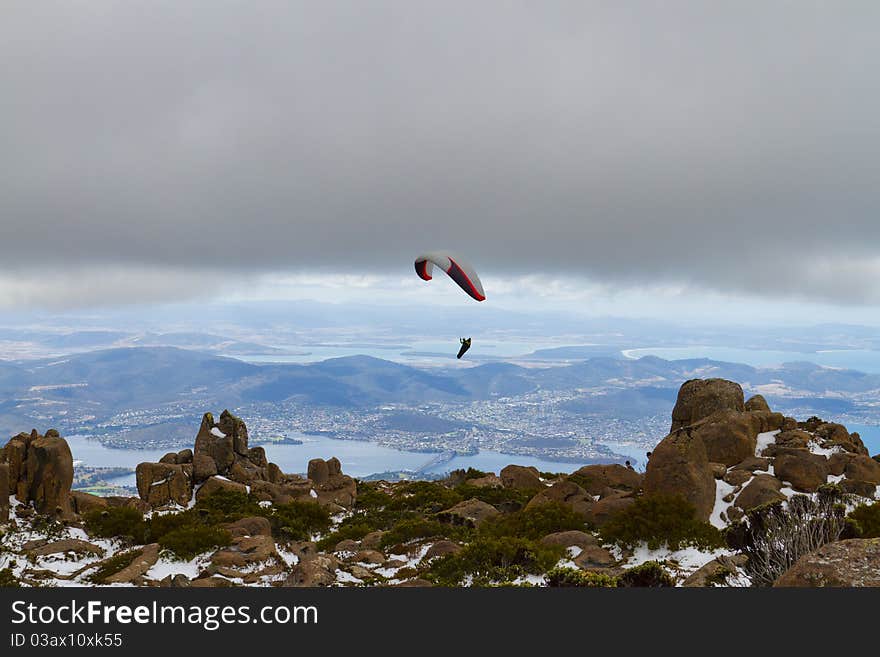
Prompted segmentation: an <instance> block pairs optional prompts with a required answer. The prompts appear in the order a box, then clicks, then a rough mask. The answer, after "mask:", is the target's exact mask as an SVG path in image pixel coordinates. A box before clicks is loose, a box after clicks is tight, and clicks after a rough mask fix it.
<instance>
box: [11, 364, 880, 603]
mask: <svg viewBox="0 0 880 657" xmlns="http://www.w3.org/2000/svg"><path fill="white" fill-rule="evenodd" d="M878 460H880V459H878V458H877V457H874V458H871V457H870V456H869V455H868V453H867V450H866V449H865V447H864V445H863V444H862V442H861V440H860V439H859V436H858V434H855V433H849V432H848V431H847V430H846V428H845V427H843V426H841V425H839V424H832V423H826V422H823V421H821V420H820V419H818V418H810V419H808V420H805V421H801V422H798V421H797V420H795V419H793V418H789V417H784V416H783V415H781V414H779V413H774V412H772V411H771V410H770V408H769V407H768V405H767V403H766V401H765V400H764V399H763V398H762V397H760V396H756V397H752V398H751V399H749V400H748V401H746V400H744V398H743V393H742V389H741V388H740V386H739V385H737V384H736V383H733V382H730V381H724V380H721V379H707V380H700V379H698V380H693V381H688V382H687V383H685V384H684V385H683V386H682V388H681V390H680V391H679V396H678V401H677V403H676V405H675V408H674V409H673V412H672V425H671V431H670V433H669V435H668V436H666V437H665V438H664V439H663V440H662V441H660V443H659V444H658V445H657V446H656V447H655V449H654V450H653V452H652V454H651V456H650V459H649V461H648V466H647V469H646V472H645V473H644V474H641V473H637V472H635V471H633V470H631V469H628V468H626V467H624V466H621V465H594V466H587V467H584V468H581V469H580V470H577V471H576V472H573V473H541V472H538V471H537V470H535V469H534V468H527V467H522V466H517V465H510V466H508V467H506V468H504V469H503V470H502V471H501V472H500V473H497V474H495V473H484V472H476V471H467V472H464V471H457V472H454V473H452V475H450V477H449V478H447V479H445V480H442V481H437V482H394V483H389V482H383V481H380V482H363V481H356V480H354V479H353V478H351V477H348V476H347V475H345V474H344V473H343V472H342V466H341V464H340V463H339V461H337V460H336V459H332V458H331V459H329V460H327V461H324V460H321V459H316V460H314V461H312V462H310V463H309V464H308V475H307V476H306V477H302V476H297V475H289V474H285V473H283V472H281V470H280V469H279V468H278V467H277V466H276V465H275V464H273V463H269V462H268V461H267V459H266V456H265V453H264V452H263V450H262V448H259V447H256V448H251V447H249V446H248V435H247V427H246V426H245V424H244V422H243V421H242V420H240V419H239V418H236V417H235V416H233V415H232V414H230V413H228V412H225V411H224V413H223V414H221V415H220V417H219V418H218V420H217V421H216V422H215V420H214V417H213V416H212V415H211V414H206V415H205V417H204V419H203V421H202V424H201V426H200V428H199V431H198V434H197V436H196V440H195V444H194V447H193V449H192V450H183V451H181V452H176V453H169V454H167V455H166V456H165V457H163V458H162V459H161V461H160V462H159V463H142V464H141V465H139V466H138V468H137V486H138V493H139V497H136V498H134V497H97V496H95V495H90V494H87V493H82V492H76V491H74V492H71V490H70V485H71V481H72V478H73V465H72V463H73V461H72V455H71V453H70V449H69V447H68V445H67V442H66V441H65V440H64V439H63V438H62V437H61V436H59V435H58V433H57V432H55V431H52V430H50V431H47V432H46V434H45V435H40V434H38V433H37V432H36V431H34V432H32V433H31V434H19V435H18V436H15V437H14V438H12V439H11V440H10V441H9V442H8V443H7V444H6V446H5V447H4V448H3V450H2V452H0V491H4V490H8V495H9V496H8V497H7V496H6V494H3V495H0V532H2V536H0V585H5V586H13V585H23V586H86V585H107V586H130V585H137V586H208V587H214V586H430V585H446V586H463V585H479V586H489V585H531V586H662V585H682V586H749V585H771V584H775V585H778V586H823V585H824V586H877V585H880V575H878V573H880V548H878V543H877V540H878V539H877V538H876V536H878V535H880V504H877V503H876V500H877V499H878V496H877V486H878V484H880V462H878ZM7 500H8V504H7V503H6V502H7ZM780 546H781V547H780Z"/></svg>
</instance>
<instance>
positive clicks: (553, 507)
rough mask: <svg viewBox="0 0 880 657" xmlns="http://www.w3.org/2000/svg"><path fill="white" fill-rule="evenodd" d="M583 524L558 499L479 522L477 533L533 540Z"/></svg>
mask: <svg viewBox="0 0 880 657" xmlns="http://www.w3.org/2000/svg"><path fill="white" fill-rule="evenodd" d="M585 525H586V523H585V522H584V519H583V517H582V516H581V515H579V514H578V513H576V512H575V511H574V510H573V509H572V508H571V507H568V506H565V505H564V504H560V503H559V502H547V503H545V504H540V505H537V506H534V507H531V508H529V509H523V510H522V511H516V512H514V513H505V514H501V515H498V516H495V517H494V518H490V519H489V520H487V521H486V522H484V523H483V524H482V525H481V527H480V533H481V534H484V535H487V536H496V537H503V536H511V537H519V538H528V539H532V540H537V539H539V538H542V537H544V536H546V535H547V534H553V533H555V532H562V531H568V530H572V529H584V527H585Z"/></svg>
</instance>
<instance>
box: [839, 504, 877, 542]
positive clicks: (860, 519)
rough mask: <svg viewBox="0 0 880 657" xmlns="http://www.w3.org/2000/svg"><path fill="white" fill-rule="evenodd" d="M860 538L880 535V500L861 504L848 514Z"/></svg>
mask: <svg viewBox="0 0 880 657" xmlns="http://www.w3.org/2000/svg"><path fill="white" fill-rule="evenodd" d="M847 518H848V519H849V520H851V521H852V523H853V524H854V529H855V535H856V536H857V537H858V538H878V537H880V502H874V503H873V504H860V505H859V506H857V507H856V508H855V509H853V510H852V511H851V512H850V514H849V515H848V516H847Z"/></svg>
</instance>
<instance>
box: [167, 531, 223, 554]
mask: <svg viewBox="0 0 880 657" xmlns="http://www.w3.org/2000/svg"><path fill="white" fill-rule="evenodd" d="M231 542H232V535H231V534H230V533H229V532H228V531H226V530H225V529H221V528H220V527H211V526H206V525H186V526H183V527H180V528H178V529H174V530H172V531H170V532H168V533H167V534H163V535H162V536H161V537H160V538H159V540H158V543H159V545H160V546H161V547H162V548H163V549H165V550H169V551H170V552H172V553H173V554H174V556H176V557H177V558H178V559H192V558H194V557H196V556H197V555H199V554H201V553H202V552H205V551H207V550H212V549H214V548H219V547H225V546H227V545H229V544H230V543H231Z"/></svg>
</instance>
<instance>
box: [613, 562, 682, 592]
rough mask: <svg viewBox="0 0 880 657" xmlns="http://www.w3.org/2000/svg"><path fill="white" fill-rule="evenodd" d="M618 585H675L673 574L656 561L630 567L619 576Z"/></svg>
mask: <svg viewBox="0 0 880 657" xmlns="http://www.w3.org/2000/svg"><path fill="white" fill-rule="evenodd" d="M617 586H620V587H650V588H656V587H667V586H675V580H674V579H672V575H670V574H669V573H668V572H666V569H665V568H664V567H663V566H661V565H660V564H659V563H657V562H656V561H646V562H645V563H643V564H641V565H639V566H635V567H633V568H630V569H629V570H626V571H624V572H623V574H621V575H620V577H618V578H617Z"/></svg>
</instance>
